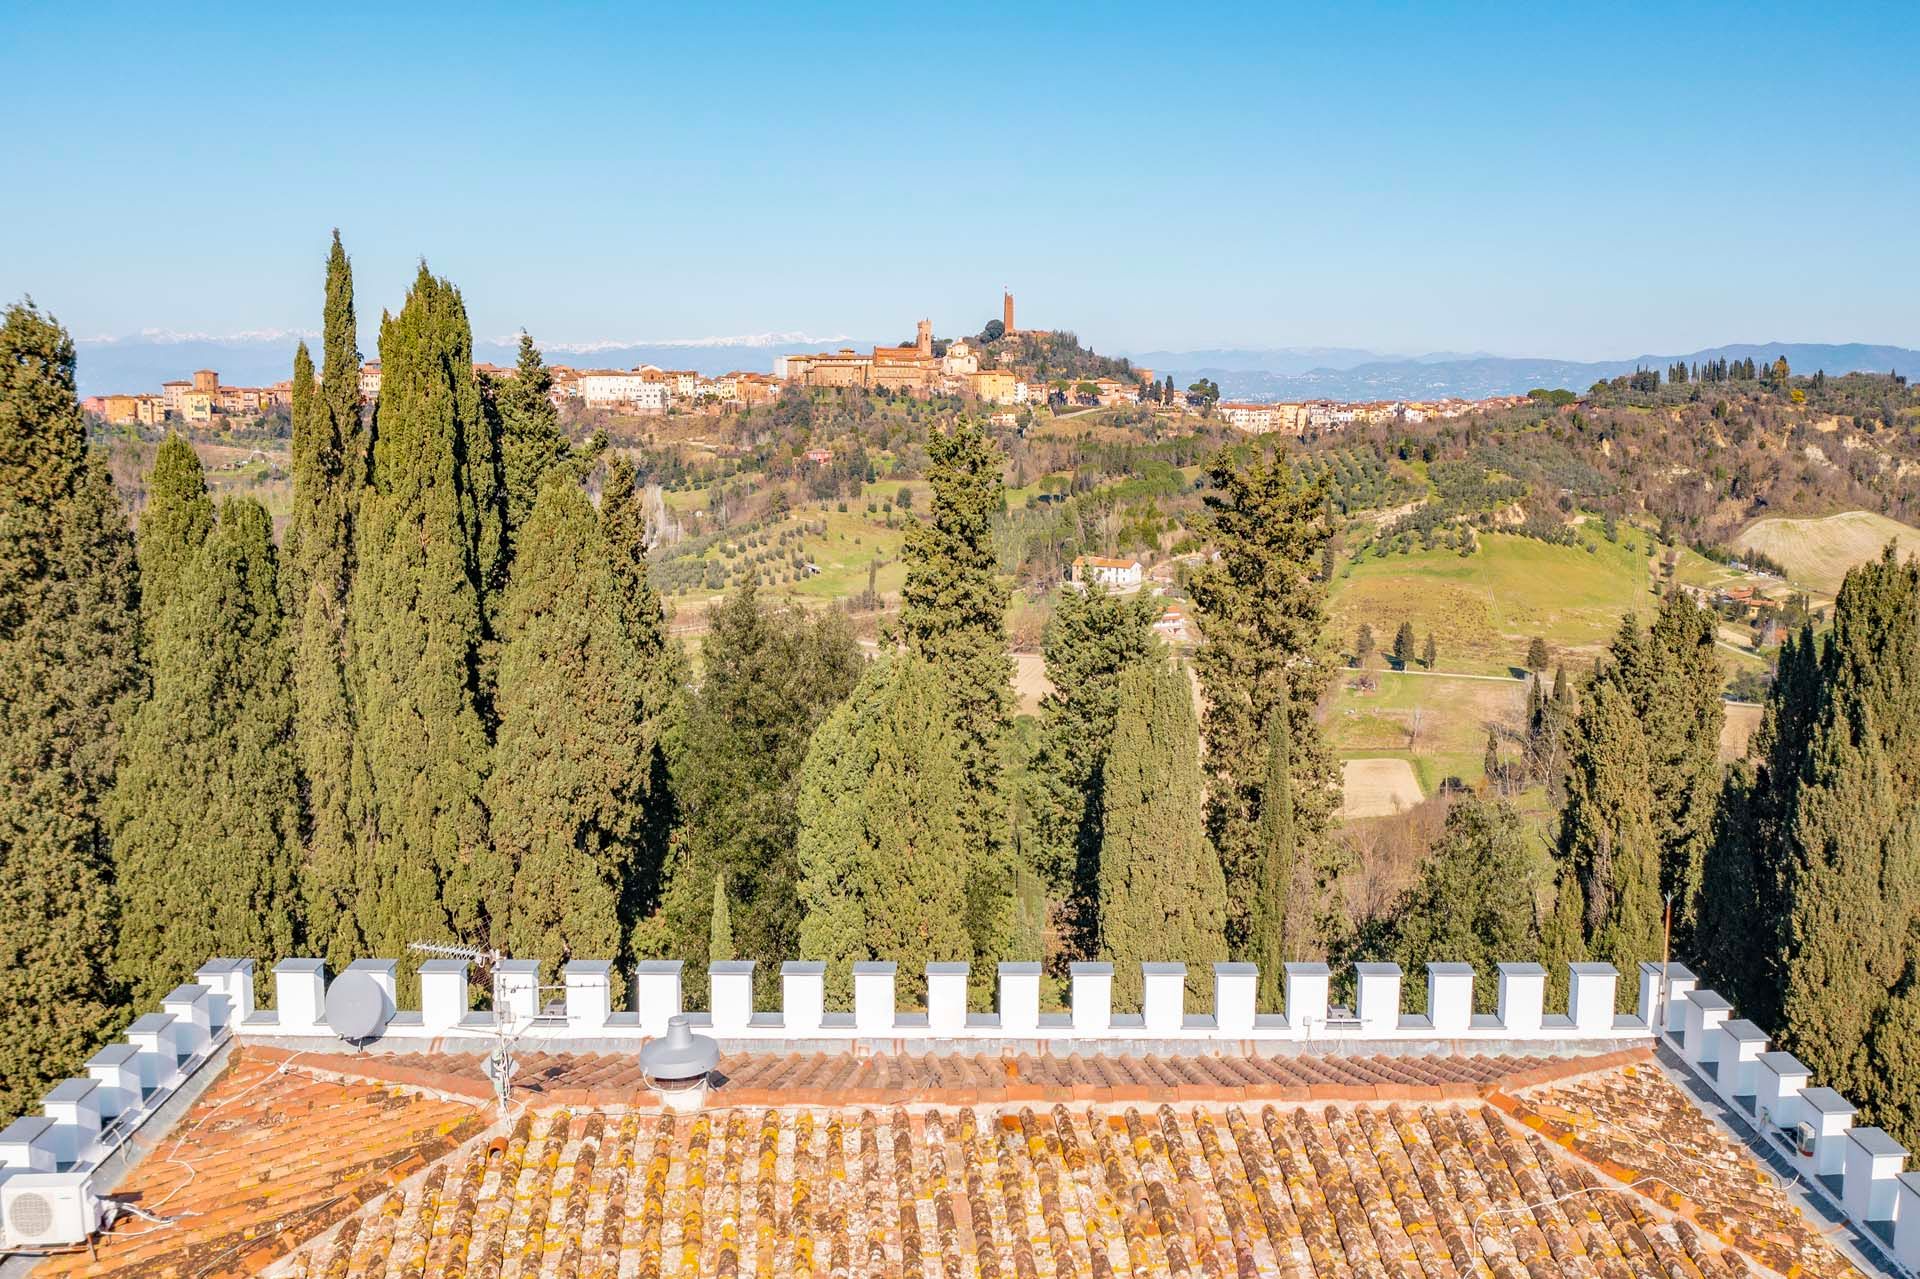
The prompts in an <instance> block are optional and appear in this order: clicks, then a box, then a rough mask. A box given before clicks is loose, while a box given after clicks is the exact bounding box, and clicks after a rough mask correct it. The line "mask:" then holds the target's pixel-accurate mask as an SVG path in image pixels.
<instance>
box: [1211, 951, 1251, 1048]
mask: <svg viewBox="0 0 1920 1279" xmlns="http://www.w3.org/2000/svg"><path fill="white" fill-rule="evenodd" d="M1259 994H1260V966H1259V965H1258V964H1215V965H1214V966H1213V1024H1214V1026H1215V1027H1216V1028H1218V1029H1219V1031H1220V1033H1221V1034H1223V1035H1250V1034H1252V1033H1253V1016H1254V1001H1255V1000H1256V999H1257V998H1258V996H1259Z"/></svg>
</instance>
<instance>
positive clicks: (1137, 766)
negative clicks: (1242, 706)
mask: <svg viewBox="0 0 1920 1279" xmlns="http://www.w3.org/2000/svg"><path fill="white" fill-rule="evenodd" d="M1118 691H1119V708H1118V713H1117V714H1116V716H1115V720H1114V727H1113V746H1112V750H1111V752H1110V753H1109V755H1108V759H1107V766H1106V768H1105V769H1104V770H1103V772H1102V775H1101V813H1102V821H1101V841H1100V955H1101V957H1102V958H1104V959H1106V960H1109V961H1110V962H1112V964H1113V970H1114V971H1113V993H1114V999H1115V1001H1116V1004H1117V1006H1118V1007H1121V1008H1128V1009H1131V1008H1137V1007H1139V1004H1140V995H1141V990H1140V961H1142V960H1179V961H1182V962H1184V963H1185V964H1186V965H1187V992H1188V994H1189V996H1190V997H1192V998H1194V999H1200V998H1204V997H1206V996H1207V994H1208V992H1210V991H1211V990H1212V987H1213V965H1214V964H1215V963H1216V962H1218V961H1220V960H1224V959H1225V958H1226V957H1227V942H1226V912H1227V903H1226V896H1227V884H1226V878H1225V876H1224V875H1223V874H1222V873H1221V870H1220V858H1219V857H1218V855H1216V854H1215V853H1214V851H1213V847H1212V845H1210V844H1208V843H1207V832H1206V814H1205V804H1204V794H1203V792H1204V783H1203V781H1202V779H1201V775H1200V729H1199V725H1198V724H1197V723H1196V722H1195V720H1194V716H1193V691H1192V687H1191V686H1190V685H1189V684H1188V682H1187V677H1186V673H1185V672H1183V671H1182V670H1180V669H1179V667H1177V666H1176V665H1174V664H1173V663H1172V662H1170V661H1168V660H1167V659H1166V658H1165V657H1164V656H1162V657H1160V658H1158V659H1157V660H1154V661H1151V662H1141V663H1136V664H1134V665H1133V666H1131V667H1129V668H1128V669H1127V671H1126V672H1125V673H1124V674H1123V675H1121V677H1120V681H1119V690H1118ZM1275 718H1276V719H1279V718H1284V716H1276V717H1275Z"/></svg>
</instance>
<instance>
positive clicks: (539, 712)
mask: <svg viewBox="0 0 1920 1279" xmlns="http://www.w3.org/2000/svg"><path fill="white" fill-rule="evenodd" d="M526 533H527V536H526V537H525V538H523V539H522V541H521V549H520V553H519V555H517V556H516V557H515V559H514V571H513V574H512V578H511V585H510V586H509V587H508V588H507V593H506V598H505V600H504V601H503V602H502V604H501V608H500V639H501V652H500V697H499V703H498V705H499V711H500V730H499V735H498V739H497V741H496V742H495V745H494V752H493V771H492V773H491V775H490V776H489V777H488V778H487V789H486V797H487V811H488V813H489V814H490V817H491V822H490V833H491V835H492V839H493V843H494V846H495V847H496V848H497V849H498V850H499V852H500V855H501V857H502V858H503V859H504V860H505V861H506V862H507V863H509V864H510V865H512V866H513V868H514V877H513V901H512V907H511V914H510V917H509V920H508V924H507V943H508V946H509V948H510V949H511V950H512V952H513V953H514V954H516V955H520V956H523V957H525V958H529V959H534V958H537V959H540V960H543V961H545V963H546V964H548V965H549V966H550V970H551V971H550V976H557V969H558V966H559V964H560V962H561V961H562V960H564V959H566V958H569V957H585V956H595V957H599V956H605V957H608V958H617V957H620V956H621V955H622V953H623V951H624V949H625V942H626V939H627V936H628V932H629V930H630V929H631V928H632V925H633V922H634V921H633V920H632V919H630V918H627V917H625V915H624V912H625V909H626V907H627V906H628V904H629V903H630V902H631V901H632V895H631V894H630V893H629V892H628V891H627V887H626V885H627V880H628V879H629V878H630V877H633V876H635V875H640V874H649V875H650V872H649V871H645V870H643V869H642V868H641V867H640V866H639V865H638V861H639V856H640V837H641V831H642V829H643V828H644V826H645V811H644V804H645V794H646V773H645V771H644V769H643V767H642V765H643V761H644V759H645V754H646V749H647V743H646V739H645V735H644V732H643V724H642V716H643V714H644V704H643V702H642V698H641V689H642V686H643V682H644V679H645V676H644V672H643V671H642V669H641V667H640V663H639V662H638V660H637V659H636V658H635V656H634V652H633V646H632V645H631V643H629V642H628V639H627V633H626V629H625V627H624V625H623V624H622V620H621V597H620V591H619V588H618V586H617V584H616V583H615V581H614V576H613V567H612V562H611V557H610V556H609V554H608V550H607V544H606V538H605V537H604V536H603V535H602V533H601V531H600V524H599V519H598V517H597V516H596V515H595V513H594V509H593V503H592V502H590V501H588V500H587V495H586V493H585V492H583V491H582V490H581V488H580V484H579V482H578V481H577V480H576V479H575V478H574V476H573V475H572V474H571V473H570V472H569V470H567V469H561V470H556V471H553V472H551V473H549V475H548V476H547V479H546V481H545V483H544V484H543V485H542V486H541V489H540V498H539V501H538V502H536V503H535V505H534V508H533V511H532V513H531V515H530V517H529V519H528V521H527V525H526Z"/></svg>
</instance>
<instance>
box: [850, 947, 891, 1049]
mask: <svg viewBox="0 0 1920 1279" xmlns="http://www.w3.org/2000/svg"><path fill="white" fill-rule="evenodd" d="M899 967H900V966H899V965H898V964H896V963H894V962H893V961H891V960H878V959H868V960H862V961H860V962H859V963H856V964H855V965H854V966H853V1028H854V1030H855V1031H857V1032H858V1033H860V1034H862V1035H891V1034H893V1023H894V1010H895V1008H896V1005H895V1003H894V1000H893V979H894V974H895V972H897V971H898V969H899Z"/></svg>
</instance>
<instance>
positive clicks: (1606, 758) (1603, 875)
mask: <svg viewBox="0 0 1920 1279" xmlns="http://www.w3.org/2000/svg"><path fill="white" fill-rule="evenodd" d="M1653 805H1654V792H1653V783H1652V778H1651V776H1650V766H1649V764H1648V760H1647V739H1646V735H1645V733H1644V732H1643V731H1642V729H1641V725H1640V719H1639V717H1638V716H1637V715H1636V713H1635V711H1634V707H1633V703H1632V702H1631V700H1630V699H1629V698H1628V697H1627V695H1626V693H1625V692H1624V691H1623V690H1622V689H1621V688H1620V687H1619V686H1618V685H1617V684H1616V683H1615V682H1613V681H1612V680H1608V679H1597V680H1596V681H1595V682H1594V686H1593V690H1592V692H1591V694H1590V695H1589V696H1588V698H1587V701H1586V705H1585V706H1584V707H1583V708H1582V710H1581V712H1580V718H1579V720H1578V721H1577V723H1576V725H1575V729H1574V733H1573V735H1572V743H1571V754H1570V758H1569V762H1568V781H1567V805H1566V808H1565V809H1564V810H1563V811H1562V812H1561V815H1560V845H1559V855H1560V860H1561V863H1562V865H1563V866H1565V867H1567V868H1570V869H1571V870H1572V872H1573V874H1574V875H1575V876H1576V877H1577V879H1578V882H1579V887H1580V893H1581V900H1582V902H1583V905H1584V911H1583V921H1584V926H1585V937H1586V942H1587V949H1588V951H1589V952H1590V953H1591V954H1592V955H1593V957H1594V958H1595V959H1600V960H1605V961H1607V962H1609V963H1611V964H1613V965H1614V966H1615V967H1616V968H1618V969H1620V971H1621V972H1623V973H1632V972H1634V971H1636V970H1637V968H1638V965H1639V964H1640V962H1641V961H1643V960H1652V959H1658V958H1659V957H1660V954H1661V929H1662V921H1663V916H1664V911H1663V906H1662V902H1661V888H1660V846H1659V843H1658V840H1657V836H1656V823H1655V818H1654V812H1653ZM1623 990H1624V985H1623Z"/></svg>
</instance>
